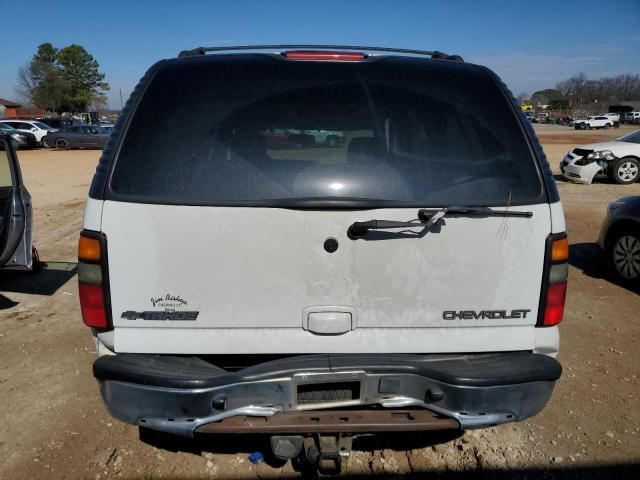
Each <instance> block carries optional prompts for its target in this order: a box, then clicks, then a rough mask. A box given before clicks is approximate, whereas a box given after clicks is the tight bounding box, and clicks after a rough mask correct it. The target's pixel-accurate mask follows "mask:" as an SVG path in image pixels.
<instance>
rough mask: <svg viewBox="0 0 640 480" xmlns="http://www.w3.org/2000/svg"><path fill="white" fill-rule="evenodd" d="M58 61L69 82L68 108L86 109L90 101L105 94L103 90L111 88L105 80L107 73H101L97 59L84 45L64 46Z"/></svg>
mask: <svg viewBox="0 0 640 480" xmlns="http://www.w3.org/2000/svg"><path fill="white" fill-rule="evenodd" d="M57 61H58V64H59V66H60V69H61V72H62V76H63V78H64V79H65V81H66V82H67V83H68V91H67V95H66V96H65V102H66V103H67V105H66V107H67V109H68V110H70V111H73V112H77V111H81V110H86V108H87V106H89V104H90V103H92V102H94V101H95V100H96V99H99V98H101V97H102V96H104V95H103V94H102V91H105V90H109V84H108V83H107V82H105V81H104V78H105V74H104V73H100V71H99V65H98V62H97V60H96V59H95V58H93V56H92V55H91V54H90V53H89V52H87V51H86V50H85V49H84V47H81V46H80V45H69V46H68V47H64V48H63V49H61V50H60V51H59V52H58V55H57Z"/></svg>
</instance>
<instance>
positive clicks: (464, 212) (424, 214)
mask: <svg viewBox="0 0 640 480" xmlns="http://www.w3.org/2000/svg"><path fill="white" fill-rule="evenodd" d="M446 215H461V216H465V217H475V218H482V217H525V218H531V217H533V212H529V211H519V210H493V209H491V208H489V207H464V206H451V207H444V208H440V209H435V210H429V209H420V210H418V219H417V220H418V221H414V220H412V221H409V222H401V221H395V220H368V221H366V222H353V223H352V224H351V225H350V226H349V229H348V230H347V235H348V236H349V238H360V237H363V236H364V235H365V234H366V233H367V232H368V231H369V230H389V229H394V228H420V229H426V228H430V227H431V226H433V225H435V224H436V223H438V222H439V221H440V220H442V219H443V218H444V217H445V216H446Z"/></svg>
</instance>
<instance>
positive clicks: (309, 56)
mask: <svg viewBox="0 0 640 480" xmlns="http://www.w3.org/2000/svg"><path fill="white" fill-rule="evenodd" d="M283 55H284V56H285V57H286V58H289V59H291V60H334V61H341V62H357V61H360V60H364V59H365V58H367V56H366V55H365V54H364V53H362V52H321V51H312V50H311V51H309V50H293V51H289V52H284V53H283Z"/></svg>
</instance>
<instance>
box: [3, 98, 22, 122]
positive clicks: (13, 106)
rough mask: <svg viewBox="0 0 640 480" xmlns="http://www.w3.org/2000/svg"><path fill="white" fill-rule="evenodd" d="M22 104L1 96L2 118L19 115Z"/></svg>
mask: <svg viewBox="0 0 640 480" xmlns="http://www.w3.org/2000/svg"><path fill="white" fill-rule="evenodd" d="M21 107H22V105H20V104H19V103H16V102H12V101H11V100H6V99H4V98H0V118H13V117H17V116H18V109H19V108H21Z"/></svg>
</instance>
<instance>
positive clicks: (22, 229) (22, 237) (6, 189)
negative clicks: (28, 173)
mask: <svg viewBox="0 0 640 480" xmlns="http://www.w3.org/2000/svg"><path fill="white" fill-rule="evenodd" d="M31 224H32V212H31V196H30V195H29V192H28V191H27V189H26V188H25V187H24V185H23V183H22V175H21V173H20V167H19V165H18V158H17V156H16V154H15V152H14V151H13V149H12V148H11V143H10V142H9V141H8V140H7V138H6V137H0V267H1V268H16V269H31V266H32V262H33V258H32V244H31V242H32V239H31Z"/></svg>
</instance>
